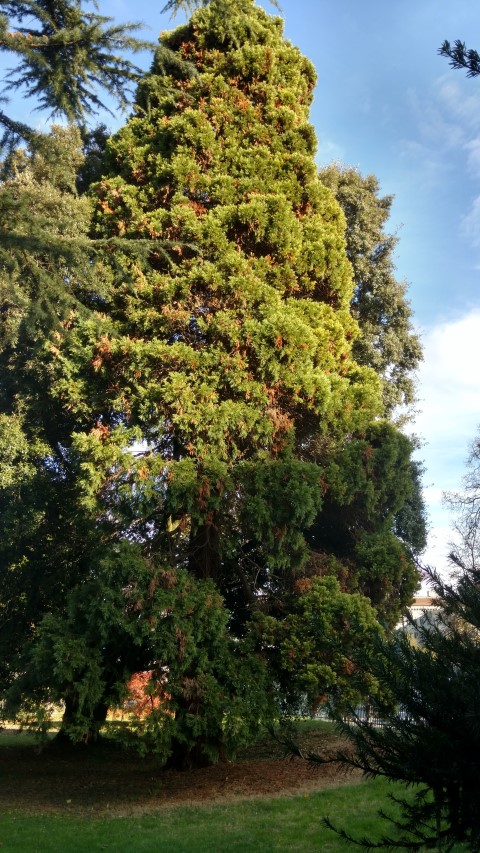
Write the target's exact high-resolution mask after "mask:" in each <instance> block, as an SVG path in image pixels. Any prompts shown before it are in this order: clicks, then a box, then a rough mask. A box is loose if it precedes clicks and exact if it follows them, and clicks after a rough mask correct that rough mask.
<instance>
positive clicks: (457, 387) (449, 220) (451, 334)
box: [100, 0, 480, 569]
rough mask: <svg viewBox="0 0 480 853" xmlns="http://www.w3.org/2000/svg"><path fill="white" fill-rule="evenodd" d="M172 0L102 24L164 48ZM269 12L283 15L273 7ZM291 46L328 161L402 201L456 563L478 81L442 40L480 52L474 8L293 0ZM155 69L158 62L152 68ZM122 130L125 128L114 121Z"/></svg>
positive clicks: (476, 375) (477, 314)
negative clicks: (452, 63)
mask: <svg viewBox="0 0 480 853" xmlns="http://www.w3.org/2000/svg"><path fill="white" fill-rule="evenodd" d="M162 5H163V0H160V2H159V3H158V5H154V4H152V3H151V2H149V0H137V2H136V3H135V4H132V3H128V2H126V0H100V12H101V13H102V14H105V15H109V16H112V17H114V18H115V19H117V20H119V21H126V20H142V21H144V22H145V23H146V24H148V25H149V27H150V28H151V29H150V32H149V33H147V35H148V36H149V37H151V38H152V39H154V38H156V37H157V35H158V33H159V32H160V31H161V30H164V29H170V28H171V27H172V26H175V25H176V24H177V23H180V22H181V21H182V20H183V19H182V17H181V16H179V17H178V18H177V20H176V21H175V22H173V23H172V21H171V19H170V17H169V15H166V14H163V15H162V14H161V12H160V9H161V8H162ZM261 5H262V6H264V8H265V9H266V10H267V11H269V12H271V13H274V14H278V13H277V12H276V11H275V9H274V7H273V6H272V5H271V4H270V3H268V0H262V2H261ZM281 5H282V17H284V19H285V34H286V36H287V38H289V39H290V40H291V41H292V42H293V43H294V44H296V45H297V46H298V47H299V48H300V49H301V50H302V52H303V53H304V54H305V55H306V56H308V57H309V58H310V60H311V61H312V62H313V64H314V65H315V67H316V69H317V73H318V84H317V89H316V95H315V101H314V105H313V109H312V113H311V120H312V123H313V125H314V127H315V129H316V132H317V136H318V141H319V147H318V162H319V164H320V163H322V164H323V163H327V162H330V161H331V160H340V161H343V162H344V163H346V164H352V165H354V166H356V167H357V168H358V169H359V170H360V171H361V172H362V173H363V174H368V173H371V172H373V173H375V174H376V175H377V177H378V178H379V180H380V185H381V188H382V192H384V193H388V194H390V193H391V194H394V195H395V202H394V205H393V214H392V218H391V221H390V230H392V231H398V235H399V237H400V243H399V247H398V252H397V258H396V261H397V272H398V276H399V278H401V279H406V280H407V281H408V282H409V285H410V289H409V294H410V300H411V303H412V307H413V309H414V313H415V324H416V326H417V327H418V329H419V330H420V331H421V334H422V338H423V343H424V349H425V363H424V365H423V367H422V369H421V371H420V373H419V398H420V401H419V409H420V412H419V414H418V417H417V420H416V422H415V424H414V425H412V427H411V431H412V432H416V433H418V434H419V435H420V437H421V439H422V440H423V442H424V444H423V447H422V449H421V451H420V454H419V455H420V457H421V458H422V459H423V460H424V462H425V465H426V468H427V471H426V476H425V486H426V491H425V494H426V498H427V503H428V508H429V514H430V523H431V528H432V531H431V537H430V543H429V548H428V551H427V554H426V559H427V560H428V561H430V562H434V563H435V564H436V565H437V566H438V567H439V568H440V569H441V568H442V566H443V565H444V563H445V555H446V553H447V551H448V541H449V539H451V533H450V531H449V530H448V527H449V524H450V521H449V514H448V512H447V511H446V509H445V508H442V503H441V495H442V492H443V491H444V490H449V489H458V488H460V486H461V478H462V475H463V471H464V463H465V459H466V456H467V453H468V445H469V442H470V441H471V440H472V439H473V437H474V435H475V433H476V430H477V426H478V424H479V422H480V372H479V369H478V366H479V364H480V287H479V284H480V78H478V79H473V80H468V79H467V78H466V76H465V74H464V72H461V71H453V70H451V69H450V67H449V65H448V62H447V60H445V59H443V58H441V57H439V56H438V55H437V49H438V47H439V46H440V44H441V43H442V42H443V40H444V39H449V40H450V41H451V42H453V41H454V40H455V39H456V38H460V39H462V40H465V41H466V42H467V44H468V45H469V46H472V47H477V48H478V49H479V51H480V26H479V24H480V7H479V6H478V4H477V3H474V2H472V0H456V2H455V4H453V3H452V2H451V0H393V2H390V3H386V2H385V0H365V2H363V3H359V2H358V0H336V2H335V3H334V2H332V0H328V2H322V0H295V2H294V0H283V2H282V4H281ZM142 62H143V65H144V67H147V68H148V66H149V62H150V59H149V57H148V56H145V57H143V58H142ZM106 122H107V124H109V125H110V126H111V127H115V126H116V124H118V122H113V121H112V120H111V119H109V118H107V119H106Z"/></svg>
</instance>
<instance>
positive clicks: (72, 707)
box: [53, 692, 108, 746]
mask: <svg viewBox="0 0 480 853" xmlns="http://www.w3.org/2000/svg"><path fill="white" fill-rule="evenodd" d="M64 701H65V711H64V712H63V717H62V725H61V727H60V729H59V730H58V732H57V734H56V735H55V737H54V739H53V743H54V744H55V745H56V746H57V745H58V746H64V745H65V746H66V745H70V746H72V745H76V743H83V744H84V745H88V744H92V743H98V741H99V739H100V734H99V732H100V728H101V727H102V725H103V723H104V722H105V720H106V719H107V713H108V705H107V704H106V703H105V702H99V703H98V705H96V706H95V708H94V709H93V712H92V715H91V720H90V725H89V727H88V729H87V730H86V731H85V732H84V734H83V736H82V738H81V739H80V740H79V741H73V740H72V738H71V737H70V735H69V728H70V726H73V725H75V723H76V721H77V714H78V711H79V699H78V694H77V693H75V692H71V693H68V694H67V695H66V696H65V700H64Z"/></svg>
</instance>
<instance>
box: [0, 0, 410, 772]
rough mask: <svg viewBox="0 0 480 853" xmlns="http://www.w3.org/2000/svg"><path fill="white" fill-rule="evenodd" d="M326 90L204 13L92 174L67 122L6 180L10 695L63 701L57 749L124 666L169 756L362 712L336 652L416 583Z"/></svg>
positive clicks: (241, 8)
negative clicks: (326, 134) (364, 346)
mask: <svg viewBox="0 0 480 853" xmlns="http://www.w3.org/2000/svg"><path fill="white" fill-rule="evenodd" d="M192 67H193V68H194V72H193V73H192V70H191V69H192ZM314 83H315V74H314V70H313V68H312V66H311V64H310V63H309V62H308V61H307V60H306V59H305V58H304V57H302V55H301V54H300V52H299V51H298V50H297V49H296V48H294V47H293V46H292V45H291V44H290V43H289V42H287V41H285V40H284V39H283V27H282V21H281V20H280V19H279V18H271V17H269V16H268V15H267V14H266V13H265V12H264V11H263V10H261V9H259V8H257V7H256V6H255V5H254V3H253V0H236V2H235V3H233V2H231V3H230V2H229V3H227V5H226V4H225V0H212V3H210V4H209V5H207V6H206V7H205V8H203V9H201V10H199V11H198V12H197V13H195V15H194V16H193V17H192V19H191V21H190V22H189V23H188V24H186V25H185V26H182V27H180V28H178V29H177V30H175V31H174V32H173V33H170V34H167V35H165V36H164V37H163V41H162V43H161V45H160V48H159V51H158V53H157V55H156V57H155V60H154V63H153V66H152V70H151V72H150V73H149V74H148V75H145V77H144V78H143V80H142V81H141V84H140V86H139V89H138V93H137V100H136V105H135V113H134V116H133V117H132V118H131V119H130V121H129V122H128V123H127V124H126V126H125V127H124V128H123V129H122V130H120V131H119V132H118V133H117V134H116V135H115V136H113V137H112V138H111V139H110V140H109V141H108V143H107V147H106V154H105V159H104V161H103V165H102V167H101V169H100V165H99V157H100V156H101V150H102V148H103V142H102V139H101V134H100V135H99V137H98V139H95V138H93V137H92V138H91V140H90V154H91V156H90V159H89V160H88V162H87V167H86V168H85V167H84V166H82V155H81V154H80V153H79V136H78V133H76V132H74V131H72V130H59V129H57V130H55V131H54V132H53V134H52V136H50V137H47V138H43V137H40V138H38V139H34V140H33V141H32V144H31V146H30V148H29V150H28V151H27V152H21V153H16V154H14V155H12V156H11V157H10V158H9V159H8V160H7V161H6V163H5V165H4V170H3V175H2V184H1V187H0V218H2V219H3V222H4V223H5V225H4V229H5V230H6V229H7V222H8V223H9V225H8V233H9V238H8V241H6V242H5V244H4V247H3V248H2V253H3V254H2V261H3V264H4V270H5V273H4V277H3V280H2V289H3V293H2V306H3V307H2V322H3V330H2V335H3V338H2V339H3V348H2V353H1V359H0V376H1V382H2V387H3V389H4V392H5V393H4V395H3V398H2V412H1V413H0V415H1V420H0V452H1V454H2V463H3V467H2V478H1V480H0V506H1V511H0V524H1V537H0V557H1V561H2V574H1V579H0V628H1V633H0V642H1V649H2V670H1V676H2V689H3V693H4V695H6V696H7V699H8V704H9V707H10V708H18V707H22V706H23V707H24V708H25V707H26V708H32V707H33V708H34V707H35V706H37V707H39V708H43V707H44V706H45V702H46V701H47V700H54V701H60V700H63V701H64V703H65V718H64V731H65V732H66V733H67V734H68V736H69V737H71V738H72V739H74V740H81V739H85V740H87V739H89V738H90V737H92V736H95V735H96V733H97V732H98V728H99V726H100V725H101V723H102V722H103V720H104V719H105V714H106V712H107V709H108V707H109V706H111V705H112V704H115V703H118V702H121V701H122V697H123V696H124V689H125V682H126V681H127V679H128V678H129V677H130V676H131V675H132V674H133V673H136V672H145V671H148V672H150V673H151V680H150V685H149V688H148V689H149V690H150V691H151V692H152V694H153V693H154V692H155V691H157V694H158V695H159V696H160V697H161V698H162V704H161V706H160V708H157V709H156V711H155V713H154V714H152V715H151V717H150V718H149V719H148V720H147V721H144V722H143V723H142V724H141V725H140V724H139V731H140V733H141V736H142V737H143V738H144V743H145V748H156V749H158V750H159V751H160V752H161V753H162V754H163V755H164V756H165V758H167V757H168V756H169V755H170V760H171V762H172V763H175V764H177V765H184V764H188V763H201V762H203V761H207V760H211V759H212V758H214V757H216V756H218V755H220V754H222V753H223V751H224V750H231V749H234V748H236V747H237V746H238V745H239V744H241V743H242V742H245V741H248V740H249V739H251V738H252V737H253V735H254V732H255V730H256V729H257V728H258V726H260V725H261V724H262V723H263V722H268V721H269V720H271V719H272V718H273V717H275V716H277V715H278V714H279V713H280V712H281V711H282V710H287V709H288V708H293V707H298V705H299V703H301V702H305V701H308V702H311V703H315V702H318V700H319V698H320V697H322V696H324V695H325V694H328V693H329V692H331V691H336V692H337V693H338V692H339V691H342V692H344V694H345V697H348V698H352V699H353V698H354V696H356V695H358V692H359V691H360V692H361V691H362V690H365V689H366V688H367V687H371V686H372V682H371V681H370V680H369V679H368V678H367V679H366V680H365V678H364V677H363V675H362V673H361V672H360V670H358V668H355V667H352V665H351V651H352V649H354V648H356V647H362V648H363V649H364V650H365V654H368V651H369V650H370V649H371V648H372V646H373V643H374V640H375V637H376V636H377V635H378V634H379V633H380V632H381V630H382V629H381V628H380V627H379V621H380V622H381V623H382V624H385V625H389V624H392V623H394V622H395V620H396V618H397V617H398V614H399V612H400V611H401V610H402V608H403V606H404V605H405V604H406V603H407V602H408V600H409V598H410V596H411V594H412V592H413V590H414V588H415V586H416V583H417V574H416V569H415V566H414V562H413V559H412V558H413V556H414V554H415V553H416V552H417V551H418V550H419V549H421V547H422V541H423V540H422V536H423V535H424V526H423V510H422V504H421V500H420V497H419V482H418V470H417V469H416V468H415V466H414V465H413V464H412V462H411V458H410V455H411V449H412V448H411V445H410V443H409V441H408V440H407V439H406V438H405V437H404V436H402V435H401V434H400V433H399V432H398V431H397V430H396V429H395V428H394V427H393V426H392V425H390V424H389V423H387V422H385V421H383V420H381V419H380V418H381V416H382V415H384V414H385V406H384V403H383V401H382V390H384V388H385V384H386V383H385V381H384V377H383V375H382V369H381V368H378V365H377V364H370V363H369V362H368V359H367V358H366V359H365V360H364V361H365V363H360V360H359V359H358V358H356V357H355V349H354V348H355V346H356V341H359V340H362V334H363V333H362V331H361V330H360V329H359V325H358V323H357V320H356V318H355V316H354V314H355V313H356V311H355V309H354V310H353V311H352V307H351V305H352V298H353V294H354V283H353V281H352V277H351V267H350V264H349V261H348V257H347V252H346V248H345V241H344V229H345V218H344V215H343V213H342V210H341V207H340V206H339V204H338V203H337V201H336V200H335V198H334V196H333V194H332V192H331V191H330V190H329V189H328V188H327V187H326V186H325V184H324V183H323V182H322V181H320V180H319V178H318V174H317V169H316V166H315V160H314V154H315V144H316V143H315V135H314V132H313V129H312V127H311V126H310V124H309V123H308V114H309V106H310V102H311V99H312V93H313V87H314ZM100 172H102V174H101V177H99V176H100ZM94 175H95V176H97V177H99V179H98V180H97V181H96V182H95V183H93V184H92V185H91V186H90V190H89V192H88V193H85V189H86V187H87V186H88V185H89V183H91V181H92V180H93V176H94ZM79 188H80V189H81V191H82V193H83V194H82V195H80V196H79V194H78V189H79ZM373 195H374V196H375V193H373ZM381 222H382V223H383V220H381ZM37 233H38V235H39V237H38V244H37V245H35V236H36V234H37ZM27 237H28V241H29V242H28V243H27V242H26V238H27ZM45 237H47V241H45ZM45 244H47V247H48V248H47V249H46V248H45ZM402 293H403V291H402ZM354 305H355V303H354ZM382 346H383V344H382V342H381V341H380V342H377V349H379V350H380V349H381V347H382ZM393 358H394V356H393V355H392V352H390V353H389V354H388V357H387V356H386V362H385V363H387V362H388V364H389V365H390V366H391V364H392V359H393ZM402 370H403V371H404V373H405V372H406V365H405V364H404V365H403V367H402ZM390 396H391V395H390ZM294 662H295V663H294ZM167 694H168V699H167V698H166V697H167ZM139 722H142V721H139Z"/></svg>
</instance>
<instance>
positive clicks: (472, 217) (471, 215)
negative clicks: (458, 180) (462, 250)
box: [460, 196, 480, 247]
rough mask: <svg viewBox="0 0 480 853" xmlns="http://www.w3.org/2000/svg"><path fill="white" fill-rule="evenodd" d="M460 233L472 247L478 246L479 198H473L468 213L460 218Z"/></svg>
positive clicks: (479, 240)
mask: <svg viewBox="0 0 480 853" xmlns="http://www.w3.org/2000/svg"><path fill="white" fill-rule="evenodd" d="M460 233H461V235H462V236H463V237H465V238H466V239H467V240H468V242H469V243H470V244H471V245H472V246H475V247H477V246H480V196H477V197H476V198H474V200H473V202H472V205H471V207H470V210H469V212H468V213H467V214H466V215H465V216H464V217H463V218H462V220H461V223H460Z"/></svg>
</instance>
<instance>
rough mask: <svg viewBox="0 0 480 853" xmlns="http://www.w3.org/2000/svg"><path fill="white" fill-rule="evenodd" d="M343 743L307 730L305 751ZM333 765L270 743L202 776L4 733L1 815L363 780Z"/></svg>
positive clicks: (177, 802)
mask: <svg viewBox="0 0 480 853" xmlns="http://www.w3.org/2000/svg"><path fill="white" fill-rule="evenodd" d="M339 745H340V741H339V739H338V738H337V737H336V736H335V735H334V734H330V733H327V734H325V733H320V732H318V731H317V732H315V731H312V732H309V733H307V734H305V735H304V736H303V740H302V747H303V748H304V749H305V748H308V749H312V750H315V751H316V752H318V753H320V754H323V755H325V756H329V755H332V754H333V752H334V751H336V749H337V748H338V746H339ZM359 778H360V777H359V774H348V775H345V772H344V771H342V770H340V769H339V768H338V767H337V765H335V764H327V765H312V764H309V763H307V762H306V761H302V760H301V759H285V758H284V757H283V753H282V750H281V748H280V747H279V746H278V745H277V744H276V743H275V742H274V741H273V740H272V741H269V740H267V739H266V740H265V741H262V742H261V743H260V744H259V745H257V746H256V747H255V748H253V749H251V750H249V751H247V752H246V753H245V754H244V756H242V758H241V759H239V760H238V761H236V762H232V763H222V764H217V765H215V766H214V767H207V768H204V769H201V770H188V771H183V772H180V771H174V770H164V769H162V768H161V767H160V766H159V763H158V760H156V759H155V758H152V757H148V758H139V757H138V756H137V755H135V754H132V753H125V752H120V751H118V750H115V749H112V748H108V749H96V750H95V749H94V750H91V749H89V750H88V751H87V750H85V749H84V748H80V747H78V748H76V749H69V750H68V751H66V752H59V751H56V750H49V749H46V750H44V751H43V752H42V753H40V754H38V753H37V752H36V751H35V750H34V749H33V748H32V747H31V746H4V745H2V742H1V734H0V809H4V810H9V811H12V810H21V811H28V812H30V813H33V812H39V811H41V812H42V813H45V812H47V811H48V812H50V813H60V812H61V813H65V811H66V810H68V812H70V813H75V814H93V813H94V814H102V813H103V814H106V813H108V814H125V813H127V812H128V813H132V812H143V811H152V810H156V809H159V808H160V809H161V808H166V807H167V808H171V807H174V806H185V805H206V804H221V803H225V804H226V803H229V802H232V801H234V800H242V799H249V798H252V797H275V796H281V795H292V794H300V793H302V792H309V791H314V790H319V789H321V788H328V787H334V786H337V785H339V784H344V783H345V782H347V783H348V782H349V783H352V782H354V781H356V780H358V779H359Z"/></svg>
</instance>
